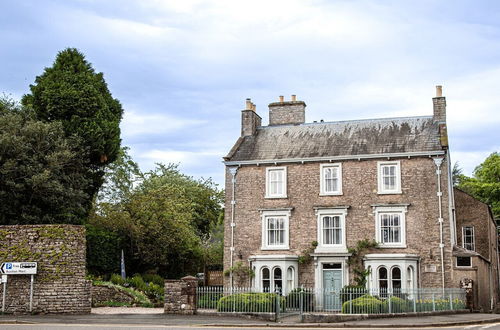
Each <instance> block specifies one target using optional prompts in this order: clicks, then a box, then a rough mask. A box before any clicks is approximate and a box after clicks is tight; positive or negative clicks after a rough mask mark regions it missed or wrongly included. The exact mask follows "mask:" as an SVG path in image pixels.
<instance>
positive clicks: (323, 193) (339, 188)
mask: <svg viewBox="0 0 500 330" xmlns="http://www.w3.org/2000/svg"><path fill="white" fill-rule="evenodd" d="M327 168H336V169H337V181H338V183H337V190H336V191H326V182H325V169H327ZM319 173H320V174H319V175H320V180H319V185H320V195H321V196H338V195H342V164H341V163H331V164H320V171H319Z"/></svg>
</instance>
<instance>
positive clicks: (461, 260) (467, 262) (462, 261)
mask: <svg viewBox="0 0 500 330" xmlns="http://www.w3.org/2000/svg"><path fill="white" fill-rule="evenodd" d="M457 267H472V261H471V258H470V257H457Z"/></svg>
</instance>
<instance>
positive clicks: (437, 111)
mask: <svg viewBox="0 0 500 330" xmlns="http://www.w3.org/2000/svg"><path fill="white" fill-rule="evenodd" d="M432 105H433V110H434V121H436V122H438V123H446V98H445V97H444V96H443V86H441V85H438V86H436V97H433V98H432Z"/></svg>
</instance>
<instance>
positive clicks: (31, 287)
mask: <svg viewBox="0 0 500 330" xmlns="http://www.w3.org/2000/svg"><path fill="white" fill-rule="evenodd" d="M34 277H35V276H34V275H33V274H31V284H30V313H31V312H33V280H34Z"/></svg>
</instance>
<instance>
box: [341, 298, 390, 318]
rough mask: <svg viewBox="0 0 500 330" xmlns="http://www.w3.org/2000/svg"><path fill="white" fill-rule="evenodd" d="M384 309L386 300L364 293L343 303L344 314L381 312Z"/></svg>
mask: <svg viewBox="0 0 500 330" xmlns="http://www.w3.org/2000/svg"><path fill="white" fill-rule="evenodd" d="M351 305H352V309H351ZM383 311H384V302H382V301H380V300H378V299H377V298H375V297H373V296H370V295H364V296H361V297H359V298H356V299H353V300H350V301H347V302H345V303H343V304H342V313H343V314H366V313H368V314H379V313H383Z"/></svg>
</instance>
